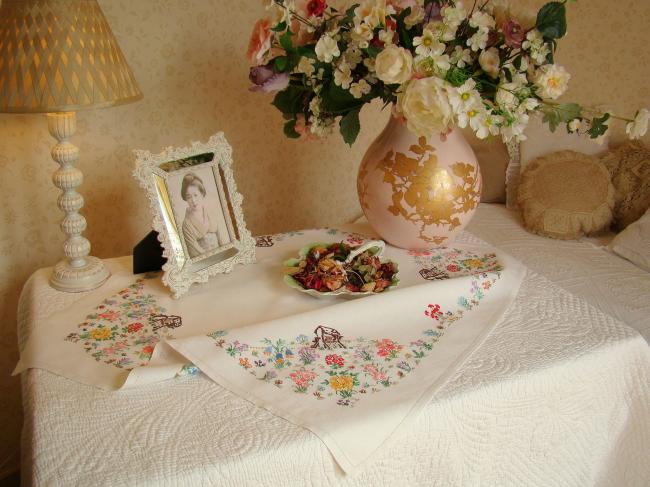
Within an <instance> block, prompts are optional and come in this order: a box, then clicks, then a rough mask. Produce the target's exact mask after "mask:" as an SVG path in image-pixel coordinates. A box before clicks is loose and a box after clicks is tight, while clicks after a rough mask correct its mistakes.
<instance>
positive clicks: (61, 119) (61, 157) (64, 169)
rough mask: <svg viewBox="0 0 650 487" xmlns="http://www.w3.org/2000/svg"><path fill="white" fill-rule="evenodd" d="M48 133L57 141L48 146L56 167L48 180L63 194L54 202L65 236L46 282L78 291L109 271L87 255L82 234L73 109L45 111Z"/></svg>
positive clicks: (103, 278) (83, 221)
mask: <svg viewBox="0 0 650 487" xmlns="http://www.w3.org/2000/svg"><path fill="white" fill-rule="evenodd" d="M47 126H48V129H49V130H50V134H51V135H52V137H54V138H55V139H56V140H57V141H58V143H57V144H56V145H55V146H54V148H53V149H52V159H54V160H55V161H56V162H57V163H59V165H60V168H59V169H57V170H56V171H55V172H54V175H53V176H52V181H53V182H54V185H55V186H56V187H57V188H59V189H60V190H61V191H63V193H62V194H61V195H60V196H59V199H58V201H57V203H58V206H59V208H60V209H61V211H63V212H64V213H65V216H64V217H63V220H62V221H61V230H62V231H63V233H65V234H66V236H67V239H66V241H65V242H64V243H63V253H64V254H65V256H66V259H65V260H62V261H61V262H59V263H58V264H57V265H56V266H54V271H53V272H52V277H51V279H50V284H51V285H52V287H53V288H54V289H58V290H59V291H65V292H82V291H90V290H91V289H95V288H97V287H99V286H101V285H102V284H104V282H106V279H108V277H109V275H110V273H109V272H108V269H106V267H105V266H104V263H103V262H102V261H101V260H99V259H98V258H97V257H90V256H89V255H88V254H89V253H90V242H89V241H88V240H87V239H86V238H84V237H83V236H82V233H83V231H84V230H85V229H86V219H85V218H84V217H83V216H82V215H81V214H80V213H79V210H80V209H81V208H82V207H83V204H84V199H83V197H82V196H81V195H80V194H79V193H77V191H76V188H77V187H78V186H79V185H80V184H81V183H82V182H83V174H81V171H80V170H79V169H77V168H75V167H74V163H75V162H76V161H77V159H78V157H79V149H78V148H77V147H76V146H75V145H73V144H72V143H70V141H69V140H68V139H69V138H70V137H72V135H74V133H75V131H76V128H77V119H76V116H75V113H74V112H59V113H48V114H47Z"/></svg>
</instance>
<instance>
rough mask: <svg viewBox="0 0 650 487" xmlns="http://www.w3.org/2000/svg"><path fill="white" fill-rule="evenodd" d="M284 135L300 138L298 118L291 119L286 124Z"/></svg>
mask: <svg viewBox="0 0 650 487" xmlns="http://www.w3.org/2000/svg"><path fill="white" fill-rule="evenodd" d="M284 135H286V136H287V137H289V138H290V139H299V138H300V134H299V133H298V132H296V119H295V118H294V119H292V120H289V121H288V122H287V123H285V124H284Z"/></svg>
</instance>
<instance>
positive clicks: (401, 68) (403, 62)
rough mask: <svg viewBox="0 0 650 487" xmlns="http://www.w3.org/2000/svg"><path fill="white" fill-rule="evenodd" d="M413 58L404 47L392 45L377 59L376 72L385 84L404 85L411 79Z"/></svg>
mask: <svg viewBox="0 0 650 487" xmlns="http://www.w3.org/2000/svg"><path fill="white" fill-rule="evenodd" d="M412 71H413V56H412V55H411V53H410V51H408V50H406V49H404V48H403V47H397V46H396V45H394V44H391V45H390V46H388V47H387V48H386V49H384V50H383V51H381V52H380V53H379V54H378V55H377V57H376V59H375V72H376V73H377V77H378V78H379V79H380V80H382V81H383V82H384V83H387V84H389V85H391V84H402V83H405V82H406V81H408V80H409V79H411V73H412Z"/></svg>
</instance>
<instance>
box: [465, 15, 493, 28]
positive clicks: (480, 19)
mask: <svg viewBox="0 0 650 487" xmlns="http://www.w3.org/2000/svg"><path fill="white" fill-rule="evenodd" d="M469 25H470V26H471V27H474V28H477V29H479V30H486V31H489V30H490V29H493V28H494V26H495V21H494V17H492V16H491V15H490V14H488V13H486V12H483V11H481V10H477V11H475V12H474V13H473V14H472V16H471V17H470V19H469Z"/></svg>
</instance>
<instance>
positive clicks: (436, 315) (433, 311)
mask: <svg viewBox="0 0 650 487" xmlns="http://www.w3.org/2000/svg"><path fill="white" fill-rule="evenodd" d="M424 314H425V315H427V316H428V317H430V318H432V319H434V320H439V319H440V317H441V316H442V311H440V305H439V304H430V305H429V306H427V309H426V311H425V312H424Z"/></svg>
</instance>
